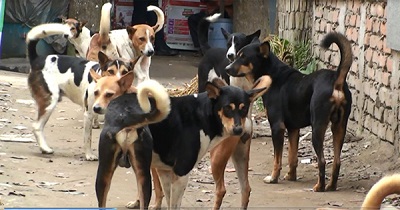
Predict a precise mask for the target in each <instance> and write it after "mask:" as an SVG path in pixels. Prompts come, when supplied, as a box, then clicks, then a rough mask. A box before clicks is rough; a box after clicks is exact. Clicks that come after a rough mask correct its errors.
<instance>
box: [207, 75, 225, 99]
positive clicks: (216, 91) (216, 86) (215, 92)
mask: <svg viewBox="0 0 400 210" xmlns="http://www.w3.org/2000/svg"><path fill="white" fill-rule="evenodd" d="M224 86H227V84H226V83H225V81H224V80H222V79H221V78H219V77H215V78H213V79H212V81H211V82H207V84H206V91H207V93H208V97H209V98H213V99H216V98H217V97H218V96H219V95H220V93H221V88H222V87H224Z"/></svg>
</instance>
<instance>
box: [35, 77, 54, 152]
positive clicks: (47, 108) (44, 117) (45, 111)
mask: <svg viewBox="0 0 400 210" xmlns="http://www.w3.org/2000/svg"><path fill="white" fill-rule="evenodd" d="M40 76H41V77H43V75H40ZM32 77H35V75H33V76H32V75H29V80H28V81H29V85H30V90H31V93H32V96H33V98H34V100H35V101H36V104H37V107H38V114H37V120H36V122H34V123H33V124H32V127H33V134H34V135H35V137H36V141H37V143H38V145H39V147H40V150H41V151H42V153H44V154H52V153H53V152H54V151H53V150H52V149H51V148H50V147H49V146H48V145H47V143H46V139H45V137H44V134H43V129H44V126H45V125H46V123H47V121H48V120H49V118H50V115H51V113H52V112H53V110H54V108H55V107H56V105H57V103H58V100H59V98H60V89H59V88H58V85H57V84H56V83H55V82H52V81H48V82H47V81H46V85H47V87H45V85H38V83H35V82H32V80H33V79H32Z"/></svg>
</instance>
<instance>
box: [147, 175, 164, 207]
mask: <svg viewBox="0 0 400 210" xmlns="http://www.w3.org/2000/svg"><path fill="white" fill-rule="evenodd" d="M151 175H152V176H153V184H154V192H155V194H156V198H155V200H154V204H153V205H150V207H149V209H153V210H159V209H161V205H162V199H163V197H164V193H163V190H162V187H161V183H160V177H159V176H158V173H157V170H156V169H155V168H152V169H151Z"/></svg>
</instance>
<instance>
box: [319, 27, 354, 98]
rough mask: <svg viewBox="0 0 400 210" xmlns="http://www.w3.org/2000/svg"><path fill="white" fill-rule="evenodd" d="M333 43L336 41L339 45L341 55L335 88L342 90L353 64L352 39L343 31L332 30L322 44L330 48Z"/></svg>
mask: <svg viewBox="0 0 400 210" xmlns="http://www.w3.org/2000/svg"><path fill="white" fill-rule="evenodd" d="M332 43H335V44H336V45H337V46H338V47H339V51H340V56H341V59H340V63H339V66H338V70H337V78H336V81H335V85H334V89H335V90H337V91H342V90H343V84H344V82H345V80H346V76H347V73H348V72H349V70H350V67H351V64H352V63H353V52H352V50H351V44H350V41H349V40H348V39H347V38H346V37H345V36H344V35H343V34H341V33H338V32H330V33H329V34H327V35H326V36H325V37H324V39H323V40H322V42H321V46H322V47H323V48H325V49H328V48H329V46H331V44H332Z"/></svg>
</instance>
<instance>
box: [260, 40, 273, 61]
mask: <svg viewBox="0 0 400 210" xmlns="http://www.w3.org/2000/svg"><path fill="white" fill-rule="evenodd" d="M270 50H271V46H270V45H269V41H268V40H264V41H263V43H261V45H260V53H261V54H262V55H263V56H264V58H268V56H269V53H270Z"/></svg>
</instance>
